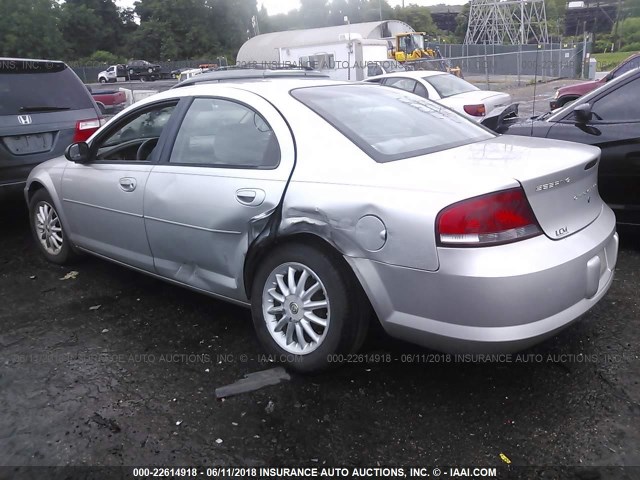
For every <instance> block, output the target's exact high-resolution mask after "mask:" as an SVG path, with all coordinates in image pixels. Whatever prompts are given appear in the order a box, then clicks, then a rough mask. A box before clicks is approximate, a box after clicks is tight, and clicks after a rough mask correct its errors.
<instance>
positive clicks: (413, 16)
mask: <svg viewBox="0 0 640 480" xmlns="http://www.w3.org/2000/svg"><path fill="white" fill-rule="evenodd" d="M393 14H394V15H393V18H394V19H396V20H400V21H402V22H405V23H408V24H409V25H411V26H412V27H413V29H414V30H415V31H416V32H425V33H427V34H429V35H433V34H436V33H437V32H438V27H436V24H435V23H433V19H432V18H431V12H430V11H429V9H428V8H427V7H421V6H418V5H409V6H408V7H405V8H402V7H396V8H395V9H394V12H393Z"/></svg>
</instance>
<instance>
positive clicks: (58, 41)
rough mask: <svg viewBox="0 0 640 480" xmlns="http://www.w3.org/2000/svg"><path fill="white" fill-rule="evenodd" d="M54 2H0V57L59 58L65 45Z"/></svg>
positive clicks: (56, 6) (52, 0) (31, 0)
mask: <svg viewBox="0 0 640 480" xmlns="http://www.w3.org/2000/svg"><path fill="white" fill-rule="evenodd" d="M59 22H60V7H59V5H58V3H57V2H56V1H55V0H2V1H0V55H3V56H7V57H25V58H48V59H59V58H62V57H63V55H64V53H65V42H64V40H63V37H62V35H61V34H60V31H59Z"/></svg>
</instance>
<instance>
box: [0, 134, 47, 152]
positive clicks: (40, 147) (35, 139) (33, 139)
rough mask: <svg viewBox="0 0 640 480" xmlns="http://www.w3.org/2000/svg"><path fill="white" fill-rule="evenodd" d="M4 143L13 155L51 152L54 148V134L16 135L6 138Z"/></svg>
mask: <svg viewBox="0 0 640 480" xmlns="http://www.w3.org/2000/svg"><path fill="white" fill-rule="evenodd" d="M2 141H3V143H4V144H5V146H6V147H7V149H8V150H9V151H10V152H11V153H12V154H13V155H31V154H34V153H42V152H49V151H50V150H51V148H52V147H53V132H46V133H31V134H29V135H15V136H12V137H4V138H3V139H2Z"/></svg>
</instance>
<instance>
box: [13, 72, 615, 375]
mask: <svg viewBox="0 0 640 480" xmlns="http://www.w3.org/2000/svg"><path fill="white" fill-rule="evenodd" d="M276 105H277V108H276ZM599 153H600V152H599V150H598V149H597V148H594V147H589V146H582V145H574V144H569V143H565V142H558V141H552V140H539V139H530V138H522V137H515V136H497V135H494V134H493V133H491V132H489V131H488V130H486V129H484V128H482V127H480V126H478V125H477V124H475V123H473V122H470V121H468V120H467V119H465V118H463V117H461V116H460V115H458V114H456V113H454V112H452V111H450V110H449V109H446V108H443V107H442V106H441V105H438V104H435V103H433V102H431V101H429V100H426V99H420V98H419V97H417V96H415V95H413V94H409V93H407V92H404V91H402V90H399V89H393V88H380V87H379V86H374V85H366V84H348V83H340V82H332V81H328V80H315V81H314V80H300V79H297V80H271V81H269V80H265V81H262V82H252V83H227V84H201V85H195V86H191V87H183V88H178V89H174V90H168V91H165V92H162V93H160V94H158V95H155V96H153V97H149V98H147V99H145V100H143V101H141V102H138V103H136V104H134V105H133V106H131V107H129V108H128V109H126V110H125V111H124V112H122V113H120V114H119V115H118V116H116V117H114V119H112V120H111V121H110V122H109V123H108V124H107V125H106V126H104V127H103V128H102V129H101V130H99V131H98V132H97V133H96V134H95V135H94V136H92V137H91V138H90V139H89V141H88V142H86V143H83V142H80V143H76V144H73V145H71V146H70V147H69V148H68V150H67V152H66V157H67V159H65V158H64V157H61V158H58V159H55V160H52V161H50V162H47V163H46V164H43V165H41V166H39V167H38V168H36V169H35V170H34V171H33V173H32V174H31V176H30V178H29V182H28V185H27V187H26V189H25V194H26V199H27V201H28V203H29V209H30V215H31V217H30V218H31V226H32V229H33V232H34V236H35V239H36V242H37V245H38V247H39V248H40V250H41V252H42V253H43V255H44V256H45V257H46V258H48V259H49V260H50V261H52V262H55V263H59V264H62V263H66V262H68V261H70V260H72V257H73V256H74V255H75V253H76V252H88V253H92V254H95V255H97V256H99V257H102V258H105V259H108V260H112V261H115V262H118V263H120V264H121V265H125V266H128V267H131V268H133V269H135V270H138V271H140V272H144V273H147V274H150V275H153V276H155V277H158V278H162V279H164V280H167V281H169V282H172V283H175V284H177V285H182V286H185V287H189V288H192V289H194V290H197V291H200V292H203V293H207V294H209V295H212V296H214V297H217V298H221V299H224V300H228V301H230V302H234V303H237V304H240V305H245V306H247V307H250V308H251V311H252V316H253V321H254V325H255V329H256V332H257V336H258V338H259V340H260V342H261V343H262V345H263V346H264V348H265V349H266V350H267V351H268V352H270V353H272V354H275V355H276V358H278V359H280V360H281V361H284V362H286V363H287V364H288V365H289V366H290V367H291V368H293V369H296V370H300V371H313V370H318V369H321V368H324V367H326V366H328V365H330V364H331V363H332V361H336V360H338V361H339V360H340V359H341V358H343V357H341V356H340V355H344V354H348V353H349V352H354V351H356V350H357V349H358V348H359V346H360V345H361V343H362V341H363V339H364V337H365V334H366V332H367V328H368V324H369V322H370V321H372V320H371V318H372V316H371V311H373V312H375V314H376V316H377V318H378V319H379V321H380V323H381V324H382V326H383V327H384V328H385V329H386V330H387V331H388V332H389V333H390V334H391V335H393V336H396V337H399V338H404V339H406V340H408V341H411V342H416V343H419V344H422V345H426V346H430V347H434V348H437V349H440V350H445V351H509V350H514V349H520V348H524V347H527V346H529V345H531V344H534V343H536V342H539V341H541V340H542V339H544V338H546V337H548V336H550V335H553V334H554V333H555V332H557V331H558V330H559V329H561V328H563V327H566V326H567V325H569V324H571V323H572V322H574V321H575V320H576V319H578V318H579V317H580V316H581V315H582V314H583V313H585V312H586V311H587V310H589V309H590V308H591V307H593V306H594V305H595V304H596V303H597V302H598V301H599V300H600V299H601V298H602V297H603V296H604V294H605V293H606V291H607V290H608V289H609V287H610V285H611V282H612V279H613V270H614V267H615V264H616V257H617V247H618V236H617V234H616V232H615V217H614V215H613V212H612V211H611V210H610V209H609V208H608V207H607V206H606V205H604V204H603V203H602V201H601V199H600V197H599V195H598V189H597V187H595V186H594V185H595V184H596V176H597V170H598V158H599ZM576 197H577V200H576V199H575V198H576Z"/></svg>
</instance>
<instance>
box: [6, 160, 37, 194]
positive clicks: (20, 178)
mask: <svg viewBox="0 0 640 480" xmlns="http://www.w3.org/2000/svg"><path fill="white" fill-rule="evenodd" d="M36 165H37V164H26V165H16V166H12V167H0V188H6V187H20V186H24V184H25V183H26V181H27V177H28V176H29V173H30V172H31V170H33V167H35V166H36Z"/></svg>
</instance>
